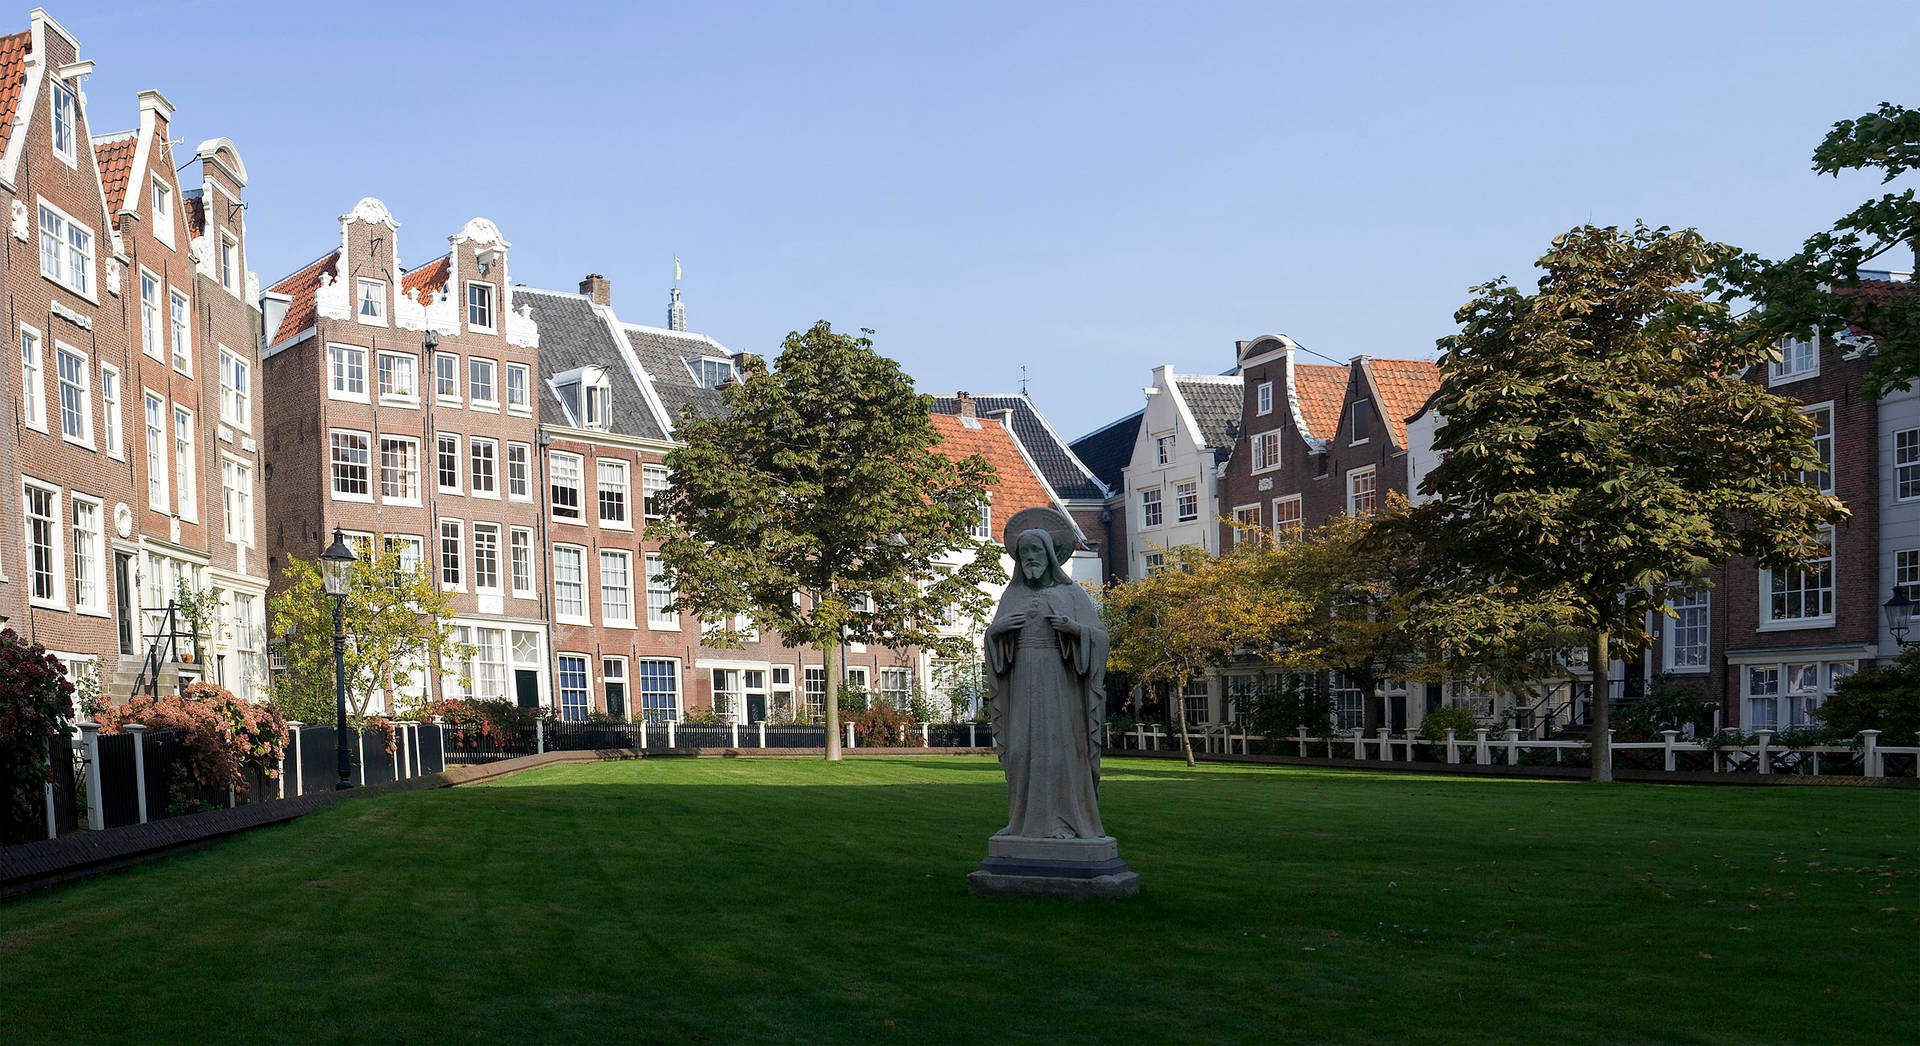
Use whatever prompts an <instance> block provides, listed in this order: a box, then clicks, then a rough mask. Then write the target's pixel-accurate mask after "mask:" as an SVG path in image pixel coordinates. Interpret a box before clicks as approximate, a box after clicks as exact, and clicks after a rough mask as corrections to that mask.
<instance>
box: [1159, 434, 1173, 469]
mask: <svg viewBox="0 0 1920 1046" xmlns="http://www.w3.org/2000/svg"><path fill="white" fill-rule="evenodd" d="M1174 437H1175V434H1174V433H1171V432H1169V433H1167V434H1165V435H1162V436H1155V437H1153V467H1154V468H1162V469H1163V468H1166V467H1168V466H1170V465H1172V464H1173V459H1174V457H1175V455H1176V454H1177V453H1178V452H1179V440H1177V439H1175V438H1174Z"/></svg>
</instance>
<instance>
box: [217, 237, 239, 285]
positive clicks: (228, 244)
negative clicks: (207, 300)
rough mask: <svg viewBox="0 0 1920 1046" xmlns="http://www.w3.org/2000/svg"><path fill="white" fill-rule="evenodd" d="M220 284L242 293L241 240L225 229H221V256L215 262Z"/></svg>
mask: <svg viewBox="0 0 1920 1046" xmlns="http://www.w3.org/2000/svg"><path fill="white" fill-rule="evenodd" d="M214 266H215V269H216V271H217V273H218V275H219V277H220V286H222V287H224V288H226V289H227V290H230V291H232V292H233V293H235V294H238V293H240V278H239V277H240V241H239V240H238V239H236V238H235V237H234V235H233V234H232V233H230V232H228V231H226V230H225V229H222V230H220V256H219V257H218V258H217V259H216V260H215V262H214Z"/></svg>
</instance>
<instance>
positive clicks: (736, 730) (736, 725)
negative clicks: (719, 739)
mask: <svg viewBox="0 0 1920 1046" xmlns="http://www.w3.org/2000/svg"><path fill="white" fill-rule="evenodd" d="M727 725H728V726H730V727H732V728H733V730H732V732H731V734H729V736H730V737H732V739H733V747H735V748H739V747H740V720H738V719H735V720H734V721H732V722H730V723H728V724H727Z"/></svg>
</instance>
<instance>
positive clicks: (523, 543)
mask: <svg viewBox="0 0 1920 1046" xmlns="http://www.w3.org/2000/svg"><path fill="white" fill-rule="evenodd" d="M523 562H524V563H525V565H526V568H527V569H526V576H525V577H524V578H523V577H522V576H521V572H520V566H521V564H522V563H523ZM523 580H524V581H525V582H526V584H524V585H522V584H521V581H523ZM507 583H508V584H509V585H511V586H512V587H513V594H514V595H515V596H517V597H520V598H524V599H532V598H533V596H534V592H535V579H534V575H533V528H532V527H509V528H508V529H507Z"/></svg>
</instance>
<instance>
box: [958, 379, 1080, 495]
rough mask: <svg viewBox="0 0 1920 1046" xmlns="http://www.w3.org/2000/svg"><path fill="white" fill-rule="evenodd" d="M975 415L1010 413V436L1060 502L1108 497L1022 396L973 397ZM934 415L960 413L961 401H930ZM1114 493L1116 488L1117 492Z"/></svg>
mask: <svg viewBox="0 0 1920 1046" xmlns="http://www.w3.org/2000/svg"><path fill="white" fill-rule="evenodd" d="M973 405H974V413H976V414H978V415H979V416H980V417H982V418H987V417H991V416H994V415H997V414H999V413H1000V412H1001V411H1003V410H1010V411H1012V412H1013V436H1014V438H1015V439H1017V440H1019V441H1020V446H1021V448H1022V449H1024V450H1025V451H1026V452H1027V456H1028V457H1030V458H1032V459H1033V463H1034V464H1035V465H1036V466H1038V467H1039V469H1040V474H1041V476H1042V477H1044V478H1045V479H1046V481H1047V485H1048V486H1050V487H1052V488H1053V492H1054V493H1055V494H1058V495H1059V496H1060V498H1061V500H1063V501H1078V500H1087V501H1099V500H1101V499H1103V498H1105V497H1106V496H1107V492H1106V491H1104V490H1101V489H1100V485H1099V483H1097V482H1095V481H1094V479H1093V478H1092V477H1090V476H1089V475H1088V473H1089V472H1090V471H1091V470H1090V469H1088V468H1087V467H1086V466H1085V465H1084V464H1083V463H1082V462H1081V461H1080V459H1079V458H1078V457H1076V456H1075V455H1074V453H1073V448H1071V447H1069V446H1067V441H1066V440H1064V439H1062V438H1060V434H1059V433H1057V432H1055V431H1054V430H1053V426H1052V425H1049V424H1047V419H1046V418H1045V417H1044V416H1043V415H1042V414H1041V413H1040V408H1038V407H1036V406H1034V405H1033V401H1032V400H1030V399H1028V398H1027V397H1025V396H1018V395H1015V396H975V397H973ZM933 412H934V413H935V414H958V413H960V400H959V398H958V397H956V396H935V397H934V398H933ZM1116 489H1117V488H1116Z"/></svg>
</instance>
